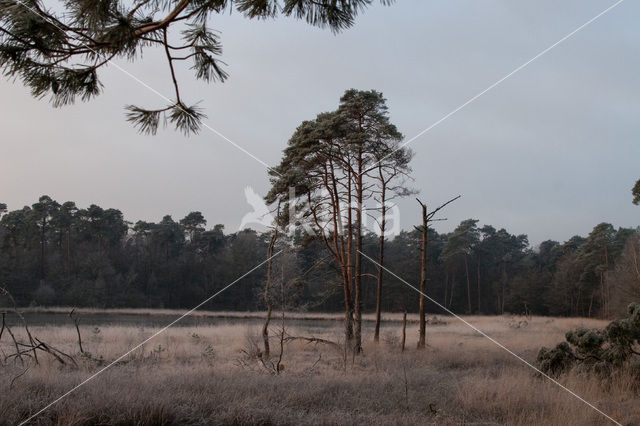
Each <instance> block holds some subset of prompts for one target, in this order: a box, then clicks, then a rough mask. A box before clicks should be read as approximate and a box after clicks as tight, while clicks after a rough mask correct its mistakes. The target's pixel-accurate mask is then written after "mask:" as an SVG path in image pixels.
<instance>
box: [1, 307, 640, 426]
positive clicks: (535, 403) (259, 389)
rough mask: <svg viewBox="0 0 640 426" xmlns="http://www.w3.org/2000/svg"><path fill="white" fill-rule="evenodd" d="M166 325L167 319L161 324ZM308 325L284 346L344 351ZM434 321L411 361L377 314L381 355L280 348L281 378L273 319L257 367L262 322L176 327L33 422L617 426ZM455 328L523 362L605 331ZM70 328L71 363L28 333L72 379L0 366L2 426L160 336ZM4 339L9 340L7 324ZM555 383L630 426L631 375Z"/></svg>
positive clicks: (510, 320) (331, 324)
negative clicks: (574, 337)
mask: <svg viewBox="0 0 640 426" xmlns="http://www.w3.org/2000/svg"><path fill="white" fill-rule="evenodd" d="M82 315H83V313H80V317H81V321H82ZM108 315H116V316H117V315H118V313H117V312H110V313H108ZM239 316H240V315H237V317H239ZM167 318H168V321H167V322H170V321H171V319H173V318H172V317H171V318H170V315H168V314H167ZM314 318H315V319H313V320H301V319H299V318H298V319H294V320H291V321H289V322H288V323H287V322H286V323H285V325H286V331H287V333H288V335H289V336H303V337H312V336H313V337H317V338H322V339H326V340H330V341H333V342H337V343H339V344H341V337H342V336H341V332H342V327H341V324H340V321H339V320H337V319H335V318H336V317H335V316H330V315H329V316H326V318H323V317H322V316H318V315H316V316H315V317H314ZM438 318H439V320H440V321H436V323H438V322H441V321H443V322H445V323H444V324H442V323H440V324H431V325H428V328H427V343H428V347H427V348H426V349H425V350H422V351H419V350H417V349H416V342H417V325H416V324H415V323H414V322H411V323H410V324H409V325H408V327H407V342H406V350H405V351H404V352H402V351H401V349H400V336H401V324H400V322H399V316H396V315H388V316H387V318H386V321H385V323H384V325H383V328H382V338H381V340H380V343H379V344H375V343H374V342H373V338H372V332H373V326H372V325H373V324H372V323H371V322H370V321H367V322H365V336H364V338H365V343H364V353H363V354H362V355H361V356H356V357H355V358H354V357H351V356H348V357H347V359H346V362H345V357H344V352H343V351H342V350H340V349H339V348H336V347H335V346H334V345H330V344H327V343H309V342H307V341H305V340H291V341H288V342H287V343H285V344H284V353H283V356H282V360H281V365H282V368H281V370H280V374H277V375H276V374H275V371H277V368H276V367H275V365H277V361H278V358H279V357H278V355H279V352H280V342H279V339H278V336H277V334H278V332H279V327H280V318H279V317H277V318H276V319H275V320H274V322H273V323H272V329H271V335H272V339H271V348H272V354H271V355H272V356H271V360H269V361H267V362H265V363H262V362H260V360H259V358H258V357H257V356H256V354H257V352H258V351H259V348H260V347H261V337H260V322H259V321H258V320H241V319H238V318H229V319H225V320H221V319H218V320H217V321H216V323H215V324H212V325H203V324H200V325H193V326H192V325H189V326H186V327H178V326H176V327H172V328H170V329H168V330H166V331H165V332H163V333H161V334H160V335H158V336H157V337H155V338H154V339H152V340H150V341H149V342H148V343H146V344H145V345H144V346H143V347H141V348H139V349H138V350H136V351H134V352H132V353H131V354H129V355H127V356H126V357H124V358H123V360H122V362H119V363H117V364H116V365H114V366H112V367H111V368H109V369H107V370H106V371H104V372H102V373H99V374H98V375H96V376H94V377H93V378H92V379H91V380H89V381H88V382H86V383H85V384H84V385H82V386H80V387H79V388H77V389H76V390H75V391H73V392H72V393H70V394H69V395H68V396H66V397H65V398H63V399H61V400H60V401H59V402H57V403H56V404H54V405H53V406H51V407H50V408H48V409H47V410H45V411H44V412H42V413H41V414H40V415H39V416H37V417H36V418H35V419H33V420H32V421H31V423H32V424H41V425H90V424H101V425H126V424H137V425H159V424H166V425H170V424H176V425H177V424H221V425H230V424H262V425H271V424H368V425H389V424H438V425H440V424H482V425H484V424H504V425H563V426H568V425H580V426H584V425H601V424H608V423H609V424H613V423H612V422H611V421H610V420H608V419H607V418H606V417H605V416H604V415H603V414H601V413H599V412H598V411H597V410H596V409H594V408H593V407H591V406H589V405H588V404H587V403H585V402H583V401H581V400H579V399H578V398H577V397H576V396H573V395H571V394H570V393H569V392H567V391H566V390H564V389H562V388H561V387H560V386H558V385H557V384H555V383H553V382H552V381H550V380H549V379H547V378H544V377H541V376H540V375H536V374H535V371H533V370H532V369H531V368H530V367H529V366H527V365H526V364H525V363H523V362H522V361H521V360H518V359H517V358H516V357H514V356H513V355H511V354H509V353H508V352H506V351H505V350H504V349H502V348H500V347H498V346H497V345H495V344H494V343H493V342H491V341H489V340H488V339H487V338H486V337H483V336H481V335H480V334H478V333H477V332H475V331H474V330H472V329H471V328H469V327H468V326H467V325H465V324H463V323H462V322H460V321H459V320H457V319H455V318H452V317H438ZM410 319H411V320H415V317H413V318H410ZM465 319H466V320H467V321H469V322H470V323H472V324H473V325H475V326H476V327H478V328H479V329H481V330H482V331H484V332H486V333H487V334H488V335H490V336H491V337H493V338H494V339H496V340H497V341H499V342H500V343H502V344H504V345H505V346H506V347H507V348H509V349H510V350H512V351H513V352H514V353H516V354H518V355H519V356H521V357H522V358H524V359H525V360H527V361H529V362H531V363H535V357H536V354H537V351H538V349H539V348H540V347H541V346H552V345H554V344H555V343H557V342H559V341H561V340H562V339H563V336H564V333H565V332H566V331H567V330H568V329H570V328H572V327H576V326H586V327H602V326H604V325H605V324H606V322H603V321H597V320H588V319H580V318H573V319H560V318H544V317H532V318H524V317H512V316H501V317H465ZM80 330H81V333H82V337H83V347H84V350H85V351H86V352H88V353H90V354H91V355H90V356H81V355H80V354H79V349H78V345H77V336H76V330H75V328H74V327H73V325H72V324H66V325H65V324H58V325H53V326H52V325H48V326H45V325H37V326H33V327H32V330H31V331H32V334H33V335H34V336H37V337H38V338H40V339H41V340H43V341H45V342H47V343H50V344H52V345H54V346H56V347H58V348H59V349H61V350H63V351H65V352H67V353H70V354H73V355H74V356H75V357H76V358H77V359H78V364H79V368H76V367H72V366H69V365H64V366H63V365H60V363H59V362H57V361H56V360H55V359H53V358H52V357H48V356H46V354H43V355H41V356H40V357H39V360H40V364H39V365H33V364H32V363H30V362H29V361H28V360H25V365H24V366H22V365H21V363H20V362H19V361H5V362H4V365H3V366H2V367H0V395H2V398H0V424H16V423H19V422H21V421H23V420H25V419H27V418H28V417H29V416H30V415H32V414H34V413H36V412H38V411H39V410H40V409H42V408H43V407H45V406H46V405H47V404H49V403H50V402H52V401H54V400H55V399H56V398H59V397H60V396H62V395H63V394H65V393H66V392H68V391H69V390H70V389H72V388H74V386H76V385H78V384H80V383H82V381H83V380H85V379H87V378H89V377H91V376H92V375H93V374H95V373H97V372H99V371H100V369H101V368H103V366H104V365H107V364H108V363H109V362H111V361H112V360H115V359H117V358H118V357H119V356H121V355H122V354H124V353H126V352H127V351H128V350H129V349H131V348H133V347H134V346H136V345H137V344H138V343H140V342H142V341H143V340H144V339H146V338H147V337H149V336H151V335H153V334H154V333H155V332H157V331H158V330H159V327H157V326H146V325H144V324H138V325H100V326H94V325H91V324H89V323H87V320H84V321H83V322H82V323H81V326H80ZM13 331H14V332H16V334H19V330H18V329H17V327H15V326H14V328H13ZM17 337H19V336H17ZM9 343H10V340H8V339H7V337H6V335H5V336H4V337H3V338H2V342H1V343H0V347H1V348H2V350H3V351H4V352H5V353H6V354H8V353H11V346H10V344H9ZM101 360H103V361H101ZM23 372H24V374H22V373H23ZM20 374H22V375H20ZM559 381H560V382H561V383H562V384H563V385H564V386H566V387H567V388H569V389H571V390H572V391H574V392H575V393H576V394H577V395H579V396H580V397H582V398H584V399H585V400H586V401H588V402H589V403H590V404H593V406H595V407H597V409H599V410H601V411H602V412H603V413H606V414H607V415H608V416H610V417H611V418H613V419H615V420H616V421H618V422H620V423H621V424H625V425H627V424H628V425H632V424H640V404H639V403H638V401H639V398H638V383H637V382H636V383H634V381H633V380H632V379H631V377H630V376H628V375H625V374H622V375H620V376H617V377H611V378H609V379H608V380H606V381H604V382H603V381H601V380H598V379H596V378H593V377H585V376H581V375H578V374H570V375H567V376H563V377H560V378H559Z"/></svg>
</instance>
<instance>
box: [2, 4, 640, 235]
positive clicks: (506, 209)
mask: <svg viewBox="0 0 640 426" xmlns="http://www.w3.org/2000/svg"><path fill="white" fill-rule="evenodd" d="M613 3H614V1H611V0H607V1H604V0H597V1H592V0H576V1H573V0H571V1H562V2H558V1H546V0H545V1H535V2H533V1H519V0H516V1H514V0H500V1H497V0H495V1H484V0H483V1H478V0H464V1H461V0H446V1H425V0H399V1H398V2H397V3H396V4H395V5H393V6H391V7H382V6H380V5H375V6H373V7H371V8H370V9H368V10H367V11H365V13H364V14H363V15H361V16H360V17H359V19H358V20H357V23H356V25H355V26H354V27H353V28H352V29H350V30H347V31H345V32H343V33H341V34H338V35H334V34H332V33H331V32H330V31H327V30H320V29H317V28H312V27H309V26H308V25H306V24H304V23H303V22H300V21H295V20H293V19H283V18H279V19H276V20H272V21H266V22H264V21H249V20H247V19H245V18H243V17H242V16H240V15H239V14H237V13H233V14H231V15H225V16H215V17H214V18H213V20H212V21H211V23H210V25H211V26H212V27H214V28H217V29H219V30H220V31H221V33H222V42H223V45H224V56H223V60H224V61H225V62H227V63H228V64H229V66H228V68H227V70H228V71H229V73H230V75H231V77H230V79H229V80H228V81H227V82H226V83H224V84H217V83H216V84H211V85H206V84H204V83H200V82H196V81H194V79H193V78H192V77H191V76H192V74H190V73H188V72H185V73H183V74H182V75H181V81H182V87H181V92H182V94H183V97H184V98H185V100H186V101H187V102H189V103H195V102H197V101H200V100H202V103H201V106H202V107H203V108H204V109H205V111H206V113H207V115H208V116H209V118H208V119H207V120H206V122H207V124H208V125H209V126H211V127H213V128H215V129H216V130H217V131H219V132H220V133H222V134H224V135H225V136H227V137H228V138H229V139H231V140H233V141H234V142H235V143H237V144H238V145H241V146H242V147H244V148H245V149H246V150H248V151H250V152H251V153H252V154H254V155H255V156H256V157H258V158H260V159H261V160H263V161H264V162H266V163H268V164H273V165H275V164H277V162H278V161H279V159H280V156H281V151H282V149H283V148H284V147H285V145H286V142H287V140H288V138H289V136H290V135H291V134H292V132H293V131H294V130H295V128H296V127H297V125H298V124H300V122H301V121H303V120H305V119H312V118H314V117H315V115H316V114H317V113H319V112H322V111H327V110H332V109H335V108H336V107H337V104H338V100H339V98H340V96H341V94H342V93H343V92H344V90H345V89H348V88H357V89H376V90H379V91H381V92H383V94H384V95H385V97H386V98H387V103H388V106H389V110H390V113H391V119H392V122H393V123H395V124H396V125H397V126H398V128H399V129H400V130H401V131H402V133H403V134H404V135H405V137H406V138H407V139H409V138H412V137H413V136H415V135H416V134H418V133H419V132H421V131H422V130H424V129H425V128H427V127H429V126H430V125H431V124H433V123H434V122H436V121H437V120H439V119H440V118H441V117H443V116H444V115H446V114H448V113H449V112H451V111H452V110H454V109H455V108H456V107H458V106H459V105H461V104H463V103H464V102H466V101H467V100H469V99H470V98H472V97H473V96H474V95H476V94H477V93H479V92H481V91H482V90H484V89H486V88H487V87H488V86H490V85H491V84H493V83H494V82H496V81H497V80H499V79H500V78H502V77H503V76H504V75H506V74H508V73H509V72H511V71H513V70H514V69H515V68H517V67H518V66H520V65H522V64H523V63H524V62H526V61H528V60H529V59H531V58H532V57H534V56H535V55H536V54H538V53H539V52H540V51H542V50H543V49H545V48H547V47H549V46H550V45H552V44H553V43H555V42H557V41H558V40H559V39H561V38H562V37H564V36H565V35H567V34H568V33H570V32H571V31H573V30H574V29H576V28H577V27H579V26H580V25H582V24H583V23H585V22H586V21H588V20H589V19H591V18H593V17H594V16H596V15H597V14H598V13H600V12H601V11H602V10H604V9H605V8H607V7H608V6H610V5H611V4H613ZM638 16H640V4H638V2H632V1H626V2H623V3H622V4H620V5H619V6H618V7H616V8H615V9H613V10H612V11H611V12H609V13H608V14H606V15H604V16H602V17H601V18H600V19H598V20H597V21H595V22H594V23H592V24H591V25H589V26H588V27H586V28H585V29H583V30H582V31H580V32H579V33H577V34H576V35H575V36H573V37H572V38H570V39H568V40H567V41H565V42H564V43H562V44H560V45H559V46H557V47H556V48H555V49H553V50H552V51H550V52H549V53H547V54H545V55H544V56H542V57H541V58H539V59H538V60H536V61H535V62H533V63H532V64H530V65H529V66H527V67H526V68H524V69H523V70H522V71H520V72H519V73H517V74H515V75H514V76H512V77H511V78H509V79H508V80H506V81H505V82H503V83H502V84H500V85H499V86H497V87H496V88H494V89H493V90H491V91H489V92H488V93H486V94H485V95H483V96H482V97H480V98H479V99H477V100H476V101H474V102H473V103H471V104H470V105H468V106H467V107H465V108H464V109H462V110H461V111H459V112H458V113H456V114H454V115H453V116H451V117H450V118H448V119H447V120H445V121H444V122H442V123H441V124H440V125H438V126H436V127H435V128H433V129H432V130H431V131H429V132H427V133H426V134H425V135H423V136H421V137H420V138H418V139H416V140H415V141H414V142H412V143H411V144H410V145H409V146H410V147H411V148H412V149H413V150H414V151H415V153H416V155H415V158H414V161H413V168H414V174H413V176H414V178H415V183H414V186H415V187H416V188H417V189H419V190H420V195H419V196H420V198H421V199H423V200H426V201H427V202H428V203H430V204H434V205H435V204H440V203H441V202H444V201H446V200H447V199H449V198H451V197H452V196H455V195H458V194H462V196H463V198H462V199H461V200H460V201H458V202H456V203H455V204H453V205H451V206H450V207H449V208H448V209H447V210H446V214H445V216H447V217H448V219H449V220H448V221H447V222H441V223H438V224H437V225H436V229H437V230H438V231H441V232H443V231H449V230H451V229H453V228H454V227H455V226H456V225H457V224H458V223H459V221H460V220H462V219H466V218H475V219H479V221H480V223H481V224H491V225H493V226H495V227H496V228H500V227H504V228H506V229H507V230H508V231H510V232H512V233H516V234H521V233H524V234H528V235H529V238H530V241H531V242H532V243H533V244H537V243H539V242H541V241H542V240H545V239H555V240H560V241H564V240H566V239H568V238H569V237H571V236H572V235H575V234H581V235H586V234H588V233H589V231H590V230H591V229H592V228H593V226H594V225H596V224H597V223H599V222H602V221H606V222H611V223H613V224H614V226H616V227H618V226H633V227H635V226H637V225H639V224H640V207H637V206H633V205H632V204H631V198H632V197H631V193H630V189H631V187H632V186H633V184H634V183H635V181H636V180H637V179H638V178H640V167H639V164H640V141H639V140H638V136H639V135H640V120H639V119H638V115H639V112H640V104H639V100H640V26H638V25H637V17H638ZM117 63H118V65H120V66H121V67H123V68H124V69H126V70H127V71H128V72H130V73H132V74H133V75H135V76H136V77H138V78H139V79H140V80H142V81H144V82H145V83H146V84H148V85H149V86H151V87H153V88H155V89H157V90H158V91H159V92H162V93H164V94H166V95H167V96H169V97H170V96H171V93H172V92H171V87H170V80H169V74H168V72H167V65H166V63H165V61H164V58H163V57H162V55H160V54H159V52H154V51H147V52H146V53H145V56H144V58H143V61H139V62H136V63H128V62H127V61H125V60H119V61H117ZM101 78H102V81H103V83H104V85H105V90H104V94H103V95H101V96H100V97H99V98H97V99H96V100H94V101H92V102H90V103H87V104H82V103H80V104H77V105H74V106H71V107H65V108H62V109H53V108H52V107H51V106H50V104H49V103H48V102H47V101H46V100H41V101H38V100H34V99H32V98H31V97H30V95H29V93H28V90H26V89H25V88H24V87H23V86H22V85H21V84H20V83H19V82H16V83H12V82H9V81H7V80H6V79H3V80H0V126H1V128H2V133H1V134H0V173H1V174H0V201H1V202H5V203H7V204H8V206H9V208H10V209H17V208H21V207H22V206H23V205H30V204H32V203H33V202H35V201H36V200H37V198H38V197H39V196H40V195H42V194H48V195H50V196H51V197H52V198H54V199H56V200H58V201H59V202H63V201H67V200H73V201H76V203H77V204H78V205H79V206H80V207H87V206H88V205H89V204H91V203H95V204H98V205H100V206H102V207H105V208H106V207H114V208H118V209H120V210H122V211H123V213H124V215H125V217H126V218H127V219H128V220H131V221H136V220H138V219H143V220H154V221H155V220H159V219H160V218H161V217H162V216H163V215H165V214H171V215H172V216H173V217H174V219H176V220H178V219H180V218H182V217H183V216H184V215H185V214H186V213H188V212H190V211H193V210H200V211H202V212H203V214H204V215H205V217H206V219H207V220H208V225H209V226H213V225H214V224H216V223H222V224H224V225H225V226H226V229H227V231H229V232H234V231H236V230H237V229H238V226H239V224H240V221H241V218H242V216H243V215H244V214H245V213H247V212H250V211H251V210H252V209H251V207H250V206H249V205H248V204H247V203H246V201H245V197H244V188H245V187H246V186H251V187H253V188H254V189H255V190H256V191H257V192H258V193H260V194H264V193H265V192H266V191H267V189H268V180H267V171H266V168H265V167H264V166H263V165H261V164H260V163H259V162H258V161H256V160H255V159H253V158H251V157H250V156H248V155H247V154H245V153H243V152H241V151H240V150H238V149H237V148H235V147H234V146H232V145H231V144H230V143H228V142H226V141H225V140H224V139H222V138H221V137H219V136H217V135H216V134H214V133H213V132H211V131H209V130H207V129H203V130H202V132H201V133H200V134H199V135H197V136H192V137H189V138H185V137H184V136H182V135H181V134H179V133H176V132H175V131H174V130H173V129H170V128H167V129H166V130H160V131H159V132H158V135H156V136H143V135H139V134H138V133H137V132H136V130H135V129H134V128H133V127H131V126H130V124H129V123H127V122H126V121H125V120H124V109H123V106H124V105H126V104H131V103H135V104H138V105H142V106H146V107H157V106H164V101H163V100H162V99H160V98H159V97H158V96H157V95H156V94H153V93H152V92H150V91H149V90H148V89H147V88H145V87H144V86H143V85H141V84H140V83H138V82H136V81H135V80H133V79H132V78H131V77H129V76H127V75H126V74H124V73H122V72H121V71H119V70H118V69H116V68H115V67H113V66H111V67H109V68H107V69H105V70H103V71H102V73H101ZM400 214H401V221H402V226H403V228H405V229H410V228H411V227H412V225H413V224H414V223H416V222H417V221H418V219H419V209H418V206H417V203H416V202H415V200H414V199H413V198H411V199H408V200H405V201H403V202H401V203H400Z"/></svg>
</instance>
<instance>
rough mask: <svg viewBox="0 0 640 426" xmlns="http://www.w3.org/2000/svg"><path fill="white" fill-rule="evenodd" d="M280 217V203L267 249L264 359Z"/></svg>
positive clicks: (266, 354)
mask: <svg viewBox="0 0 640 426" xmlns="http://www.w3.org/2000/svg"><path fill="white" fill-rule="evenodd" d="M279 216H280V203H278V207H277V214H276V223H275V227H274V229H273V233H272V234H271V240H270V241H269V247H268V248H267V277H266V282H265V285H264V303H265V305H266V308H267V315H266V317H265V319H264V325H263V326H262V341H263V342H264V357H265V359H268V358H269V355H270V348H269V323H270V322H271V313H272V311H273V306H272V303H271V294H270V291H271V269H272V257H273V248H274V247H275V245H276V241H277V239H278V219H279Z"/></svg>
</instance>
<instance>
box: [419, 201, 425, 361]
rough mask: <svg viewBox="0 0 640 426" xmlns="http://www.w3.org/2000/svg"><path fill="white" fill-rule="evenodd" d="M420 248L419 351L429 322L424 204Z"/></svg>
mask: <svg viewBox="0 0 640 426" xmlns="http://www.w3.org/2000/svg"><path fill="white" fill-rule="evenodd" d="M421 204H422V203H421ZM420 248H421V250H420V255H421V256H420V312H419V314H420V336H419V338H418V349H422V348H424V347H425V346H426V340H427V339H426V334H427V321H426V318H425V311H424V298H425V297H424V295H425V294H426V292H427V206H426V205H425V204H422V246H421V247H420Z"/></svg>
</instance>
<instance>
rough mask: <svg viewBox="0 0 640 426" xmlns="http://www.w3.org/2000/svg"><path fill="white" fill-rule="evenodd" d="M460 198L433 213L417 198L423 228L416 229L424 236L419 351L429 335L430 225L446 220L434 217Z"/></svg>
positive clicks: (443, 205) (421, 266)
mask: <svg viewBox="0 0 640 426" xmlns="http://www.w3.org/2000/svg"><path fill="white" fill-rule="evenodd" d="M458 198H460V195H458V196H457V197H454V198H452V199H450V200H449V201H447V202H446V203H444V204H442V205H440V206H438V207H436V208H435V209H434V210H433V211H432V212H428V211H427V205H426V204H425V203H423V202H422V201H420V200H419V199H417V198H416V200H417V201H418V203H419V204H420V207H421V208H422V226H419V227H416V229H417V230H418V231H420V232H421V234H422V244H421V246H420V260H421V262H420V298H419V302H418V303H419V321H420V332H419V337H418V349H422V348H424V347H425V346H426V344H427V339H426V334H427V319H426V315H425V309H424V298H425V294H427V240H428V238H427V237H428V231H429V223H430V222H434V221H439V220H446V219H436V218H434V216H435V215H436V213H438V212H439V211H440V210H442V209H443V208H444V207H445V206H447V205H448V204H450V203H453V202H454V201H455V200H457V199H458Z"/></svg>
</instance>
